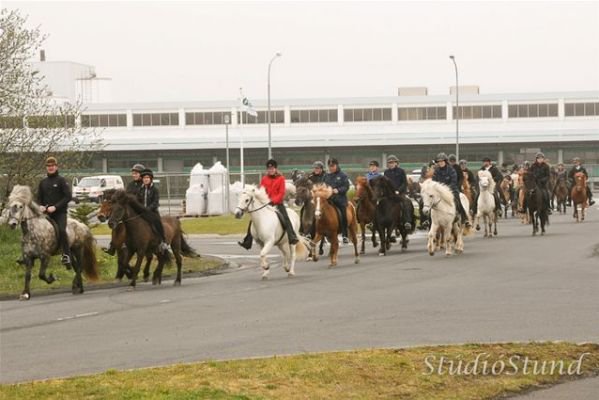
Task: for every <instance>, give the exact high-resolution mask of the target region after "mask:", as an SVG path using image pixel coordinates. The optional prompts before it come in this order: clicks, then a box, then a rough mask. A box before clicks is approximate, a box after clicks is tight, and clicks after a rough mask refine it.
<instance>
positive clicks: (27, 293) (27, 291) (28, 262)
mask: <svg viewBox="0 0 599 400" xmlns="http://www.w3.org/2000/svg"><path fill="white" fill-rule="evenodd" d="M23 261H24V265H25V287H24V288H23V292H22V293H21V295H20V296H19V300H29V299H30V298H31V288H30V284H31V270H32V269H33V263H34V262H35V260H34V259H33V258H32V257H30V256H27V257H24V260H23Z"/></svg>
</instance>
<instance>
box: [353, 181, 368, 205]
mask: <svg viewBox="0 0 599 400" xmlns="http://www.w3.org/2000/svg"><path fill="white" fill-rule="evenodd" d="M368 185H369V183H368V179H367V178H366V177H365V176H358V177H357V178H356V194H355V195H354V202H356V203H358V202H359V201H360V200H362V199H364V198H366V197H368V191H367V189H368V188H369V186H368Z"/></svg>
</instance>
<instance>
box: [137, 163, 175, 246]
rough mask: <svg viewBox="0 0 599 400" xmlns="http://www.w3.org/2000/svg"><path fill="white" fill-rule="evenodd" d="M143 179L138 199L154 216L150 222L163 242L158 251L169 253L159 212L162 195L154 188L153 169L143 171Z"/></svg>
mask: <svg viewBox="0 0 599 400" xmlns="http://www.w3.org/2000/svg"><path fill="white" fill-rule="evenodd" d="M140 175H141V179H142V182H143V185H142V186H141V188H140V190H139V192H138V199H139V200H140V203H141V204H142V205H143V206H144V207H145V208H146V210H148V211H149V213H148V214H150V215H152V216H153V218H152V217H150V219H148V222H150V223H151V224H152V226H153V227H154V229H155V230H156V233H157V234H158V236H160V239H161V242H160V245H159V246H158V250H159V251H160V252H163V253H164V252H167V251H168V250H169V246H168V244H167V243H166V237H165V235H164V227H163V226H162V221H161V220H160V214H159V212H158V208H159V207H160V193H159V192H158V188H157V187H156V186H154V172H152V170H151V169H149V168H146V169H144V170H143V171H141V174H140Z"/></svg>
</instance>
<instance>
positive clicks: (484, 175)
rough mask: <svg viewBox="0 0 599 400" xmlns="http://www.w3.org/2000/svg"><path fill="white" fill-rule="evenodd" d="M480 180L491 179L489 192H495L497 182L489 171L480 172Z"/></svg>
mask: <svg viewBox="0 0 599 400" xmlns="http://www.w3.org/2000/svg"><path fill="white" fill-rule="evenodd" d="M478 178H479V179H480V178H488V179H489V191H490V192H491V193H493V192H495V180H494V179H493V175H491V173H490V172H489V171H487V170H480V171H478Z"/></svg>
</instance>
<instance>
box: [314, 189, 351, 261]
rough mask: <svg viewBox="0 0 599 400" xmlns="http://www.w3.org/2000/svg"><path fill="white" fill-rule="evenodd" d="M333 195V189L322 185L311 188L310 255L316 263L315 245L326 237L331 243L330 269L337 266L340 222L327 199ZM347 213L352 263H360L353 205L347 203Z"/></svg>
mask: <svg viewBox="0 0 599 400" xmlns="http://www.w3.org/2000/svg"><path fill="white" fill-rule="evenodd" d="M332 195H333V189H332V188H331V187H330V186H327V185H324V184H320V183H319V184H316V185H314V187H313V188H312V198H313V199H314V202H315V203H316V210H315V212H314V216H315V217H316V235H315V237H314V239H313V240H312V254H313V257H314V258H313V259H314V261H318V256H317V255H316V243H318V242H320V240H321V239H322V238H323V237H326V238H327V239H328V240H329V242H330V243H331V250H330V253H329V254H330V257H331V263H330V264H329V266H330V267H334V266H336V265H337V253H338V252H339V239H338V237H337V235H338V234H339V232H340V225H341V224H340V221H339V218H340V217H339V215H338V211H337V207H335V206H334V205H333V204H332V203H330V202H329V199H330V198H331V196H332ZM345 212H346V213H347V228H348V231H349V236H350V240H351V241H352V243H353V245H354V263H356V264H357V263H359V262H360V256H359V255H358V236H357V231H358V224H357V218H356V209H355V207H354V205H353V203H349V204H348V205H347V207H346V208H345Z"/></svg>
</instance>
